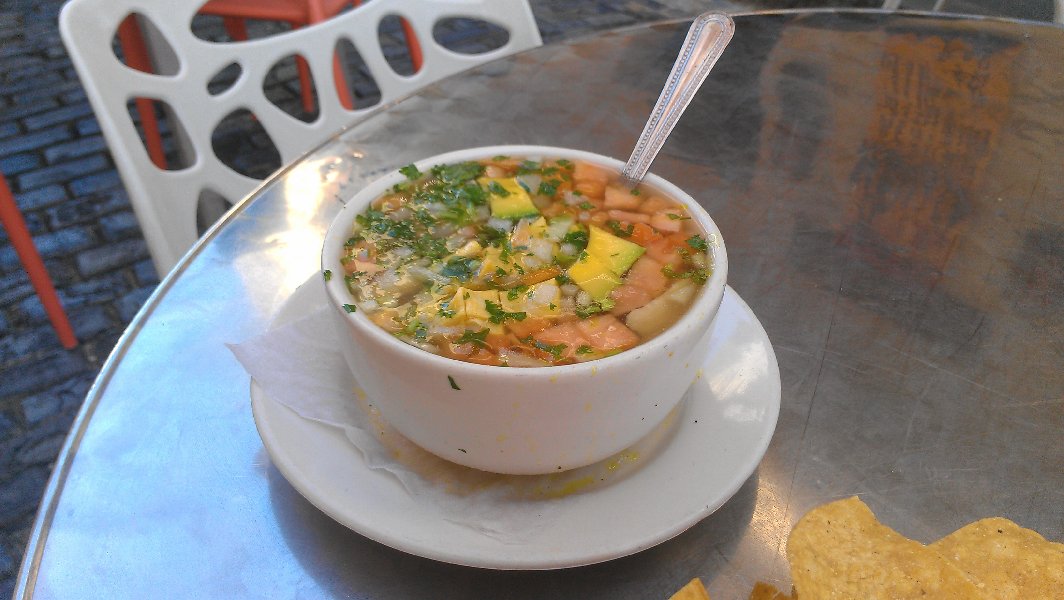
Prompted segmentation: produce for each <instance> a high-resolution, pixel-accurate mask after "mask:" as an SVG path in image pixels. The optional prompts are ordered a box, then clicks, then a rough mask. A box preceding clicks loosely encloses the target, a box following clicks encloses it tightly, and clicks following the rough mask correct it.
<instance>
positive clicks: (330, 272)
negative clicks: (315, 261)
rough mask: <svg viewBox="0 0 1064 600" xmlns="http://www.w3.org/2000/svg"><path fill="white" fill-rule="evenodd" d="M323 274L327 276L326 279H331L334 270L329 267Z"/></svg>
mask: <svg viewBox="0 0 1064 600" xmlns="http://www.w3.org/2000/svg"><path fill="white" fill-rule="evenodd" d="M321 276H322V277H324V278H325V281H329V280H330V279H332V271H330V270H329V269H325V270H324V271H322V273H321Z"/></svg>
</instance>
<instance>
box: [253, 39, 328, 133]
mask: <svg viewBox="0 0 1064 600" xmlns="http://www.w3.org/2000/svg"><path fill="white" fill-rule="evenodd" d="M262 92H263V94H265V96H266V99H267V100H269V101H270V102H272V103H273V104H274V106H276V107H277V108H280V109H281V110H283V111H284V112H286V113H288V114H289V115H291V116H293V117H295V118H297V119H299V120H300V121H305V122H307V123H310V122H312V121H314V120H315V119H317V118H318V94H317V88H316V87H315V85H314V76H313V74H311V72H310V65H308V64H307V61H306V60H305V59H304V58H303V57H302V56H300V55H298V54H291V55H289V56H286V57H284V58H282V59H281V60H279V61H277V62H276V63H274V65H273V66H272V67H270V70H269V72H267V73H266V77H265V78H264V79H263V82H262Z"/></svg>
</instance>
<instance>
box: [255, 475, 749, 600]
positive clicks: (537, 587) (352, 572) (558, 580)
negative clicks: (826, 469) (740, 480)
mask: <svg viewBox="0 0 1064 600" xmlns="http://www.w3.org/2000/svg"><path fill="white" fill-rule="evenodd" d="M268 478H269V484H270V495H271V498H272V504H273V510H274V514H275V515H276V517H277V522H278V524H279V525H280V531H281V533H282V535H283V536H284V538H285V540H286V541H287V543H288V545H289V547H290V548H291V550H292V554H293V555H294V557H295V558H296V560H297V561H299V564H300V566H301V567H302V568H303V569H304V570H305V571H306V573H307V574H308V575H309V576H310V577H311V578H313V580H314V581H315V582H316V583H317V584H318V585H319V586H320V589H321V590H322V591H323V592H325V593H326V594H328V595H329V596H335V597H338V598H348V597H359V598H417V597H434V598H483V597H487V596H486V595H490V597H492V598H500V599H502V598H513V599H520V598H593V597H598V596H602V597H609V598H617V599H619V598H640V599H642V598H657V597H661V598H668V597H669V595H670V594H671V593H672V592H674V591H675V590H676V589H677V588H679V587H680V586H682V585H683V584H684V583H686V582H687V581H688V580H690V579H691V578H692V577H695V576H699V577H702V578H703V579H704V580H705V581H707V582H708V581H710V580H712V579H714V577H715V576H716V575H717V574H718V573H719V572H720V571H721V570H722V569H723V567H724V566H725V565H726V564H727V563H728V561H729V560H730V557H732V556H733V554H734V553H735V551H736V546H737V542H738V541H739V540H740V539H741V538H742V536H743V531H744V530H745V527H736V526H735V523H749V522H750V520H751V517H752V516H753V513H754V507H755V505H756V500H757V490H758V472H757V471H755V472H754V474H753V475H751V476H750V478H749V479H747V481H746V483H744V484H743V486H742V487H741V488H740V489H739V491H738V492H736V494H735V496H733V497H732V498H731V499H730V500H729V501H728V502H726V503H725V504H724V506H722V507H721V508H720V509H718V510H717V512H715V513H714V514H712V515H710V516H709V517H707V518H706V519H705V520H703V521H702V522H700V523H698V524H696V525H695V526H694V527H692V528H691V529H689V530H687V531H686V532H684V533H682V534H680V535H678V536H677V537H675V538H673V539H671V540H669V541H667V542H664V543H662V544H660V545H658V546H655V547H653V548H650V549H648V550H644V551H642V552H639V553H637V554H634V555H631V556H628V557H625V558H620V559H617V560H612V561H609V562H605V563H600V564H597V565H590V566H586V567H576V568H571V569H560V570H550V571H497V570H490V569H478V568H473V567H462V566H456V565H450V564H446V563H442V562H438V561H435V560H430V559H427V558H421V557H418V556H414V555H411V554H407V553H405V552H400V551H398V550H395V549H393V548H389V547H388V546H385V545H383V544H380V543H377V542H375V541H373V540H370V539H369V538H366V537H363V536H361V535H359V534H357V533H355V532H353V531H351V530H350V529H347V528H346V527H344V526H343V525H340V524H339V523H337V522H336V521H333V520H332V519H331V518H330V517H328V516H327V515H326V514H324V513H322V512H321V511H319V510H318V509H317V508H315V507H314V506H313V505H312V504H310V502H308V501H307V500H306V499H304V498H303V497H302V496H301V495H300V494H299V492H297V491H296V490H295V489H294V488H293V487H292V486H291V485H290V484H289V483H288V481H287V480H285V478H284V476H283V475H281V473H280V472H279V471H278V470H277V468H276V467H274V466H272V465H271V466H270V467H269V470H268ZM650 509H652V507H649V506H648V510H650ZM617 526H618V527H624V515H617ZM429 586H431V589H429Z"/></svg>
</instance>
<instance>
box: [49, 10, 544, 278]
mask: <svg viewBox="0 0 1064 600" xmlns="http://www.w3.org/2000/svg"><path fill="white" fill-rule="evenodd" d="M203 1H204V0H191V1H190V0H181V1H167V2H159V1H151V0H71V1H70V2H69V3H67V4H66V6H64V7H63V11H62V13H61V14H60V17H59V29H60V32H61V34H62V37H63V42H64V44H65V45H66V47H67V50H68V52H69V53H70V57H71V60H72V61H73V63H74V67H75V68H76V69H77V72H78V75H79V76H80V78H81V81H82V83H83V85H84V87H85V91H86V94H87V96H88V98H89V101H90V102H91V104H92V107H93V110H94V111H95V113H96V117H97V119H98V120H99V123H100V128H101V130H102V131H103V134H104V137H105V138H106V140H107V144H108V146H109V147H110V149H111V154H112V156H113V158H114V161H115V164H116V165H117V167H118V172H119V174H120V175H121V177H122V181H123V183H124V184H125V187H126V191H127V192H128V194H129V198H130V202H131V203H132V205H133V209H134V211H135V213H136V215H137V219H138V221H139V222H140V226H141V229H142V230H143V233H144V237H145V239H146V240H147V243H148V249H149V251H150V252H151V255H152V259H153V261H154V263H155V267H156V269H157V270H158V271H159V273H160V274H165V273H166V272H167V271H169V270H170V268H171V267H172V266H173V265H174V264H175V263H176V262H177V261H178V259H179V258H180V257H181V256H182V255H183V254H184V253H185V251H186V250H187V249H188V248H189V247H190V246H191V245H192V244H193V243H194V242H195V240H196V238H197V237H198V231H197V225H196V214H197V205H198V203H199V198H200V195H201V193H203V192H205V191H206V192H209V193H214V194H219V195H221V196H223V197H225V198H227V199H229V200H233V201H235V200H238V199H240V198H242V197H243V196H244V195H245V194H247V193H248V192H249V191H250V190H251V189H252V188H253V187H254V186H255V185H256V184H257V183H258V181H257V180H255V179H252V178H249V177H246V176H244V175H241V174H239V173H237V172H235V171H233V170H232V169H230V168H229V167H228V166H226V165H225V164H224V163H222V162H221V161H220V160H219V159H218V157H217V156H216V155H215V153H214V151H213V149H212V146H211V133H212V131H213V130H214V129H215V127H216V126H217V125H218V123H220V122H221V121H222V119H224V118H225V117H226V116H227V115H229V114H231V113H232V112H234V111H236V110H239V109H247V110H250V111H251V112H252V113H254V114H255V116H256V118H257V119H258V121H259V123H260V124H261V125H262V127H263V128H264V129H265V130H266V132H267V133H268V134H269V136H270V137H271V138H272V139H273V142H274V144H275V145H276V146H277V150H278V152H279V153H280V156H281V161H282V163H287V162H289V161H291V160H293V159H295V158H297V157H298V156H300V155H301V154H302V153H303V152H305V151H306V150H308V149H310V148H311V147H313V145H315V144H317V143H319V142H321V141H323V140H324V139H326V138H327V137H328V136H329V135H331V134H333V133H335V132H337V131H338V130H340V129H341V128H343V127H344V126H347V125H349V124H350V123H351V122H352V121H353V120H355V119H356V118H358V117H359V116H360V115H363V114H365V113H367V112H370V111H372V110H373V107H368V108H357V107H356V108H355V109H354V110H347V109H345V108H343V106H342V105H341V103H340V100H339V98H338V96H337V93H336V83H335V81H334V79H333V55H334V51H335V49H336V46H337V43H338V41H340V40H343V39H346V40H348V41H350V43H351V44H352V45H353V46H354V47H355V49H356V50H357V51H358V53H359V55H360V56H361V57H362V60H363V61H364V62H365V64H366V67H367V68H368V69H369V71H370V73H371V75H372V77H373V78H374V80H375V81H376V84H377V87H378V88H379V89H380V94H381V101H380V103H379V104H376V105H375V106H380V105H384V104H387V103H388V102H390V101H392V100H394V99H396V98H399V97H401V96H404V95H406V94H409V93H411V92H413V91H414V90H416V89H418V88H420V87H422V86H425V85H427V84H429V83H432V82H433V81H436V80H438V79H440V78H442V77H445V76H448V75H451V74H454V73H457V72H459V71H463V70H465V69H468V68H470V67H473V66H476V65H478V64H481V63H484V62H486V61H489V60H494V59H496V58H500V57H502V56H506V55H508V54H511V53H514V52H517V51H520V50H525V49H528V48H533V47H536V46H538V45H540V44H541V43H542V41H541V39H540V36H539V30H538V28H537V27H536V22H535V18H534V16H533V15H532V11H531V9H530V7H529V5H528V3H527V0H376V1H374V2H368V3H364V4H362V5H361V6H359V7H357V8H354V9H352V10H350V11H348V12H346V13H343V14H341V15H338V16H336V17H334V18H332V19H330V20H328V21H325V22H322V23H318V24H315V25H312V26H309V27H305V28H301V29H297V30H294V31H289V32H285V33H282V34H279V35H274V36H272V37H268V38H261V39H256V40H251V41H246V42H235V43H225V44H219V43H213V42H208V41H205V40H201V39H199V38H197V37H196V36H195V35H194V34H193V32H192V29H191V22H192V18H193V16H194V15H195V14H196V11H197V9H198V8H199V7H200V6H201V5H202V4H203ZM130 13H136V14H137V15H140V18H141V19H143V20H144V21H147V22H148V24H149V25H150V26H151V27H152V28H154V29H156V30H158V31H157V33H158V35H160V36H162V38H163V39H165V41H166V43H167V44H168V45H169V46H170V48H172V49H173V51H174V53H175V54H176V55H177V56H176V60H177V61H178V63H179V64H178V66H177V69H176V73H174V74H172V75H156V74H149V73H144V72H142V71H138V70H136V69H133V68H130V67H127V66H126V65H124V64H123V63H122V62H121V61H120V60H119V59H118V58H117V57H116V55H115V53H114V51H113V50H112V39H113V38H114V35H115V31H116V29H117V28H118V25H119V23H121V22H122V20H123V19H124V18H125V17H126V16H127V15H129V14H130ZM389 16H399V17H403V18H405V19H406V20H407V21H409V23H410V24H411V25H412V27H413V29H414V31H415V32H416V37H417V39H418V41H419V42H420V44H421V48H422V52H423V56H424V62H423V65H422V68H421V70H419V71H418V72H417V73H415V74H414V75H411V76H403V75H399V74H397V73H396V72H395V71H394V70H392V68H391V67H390V66H389V64H388V62H387V60H386V59H385V56H384V54H383V52H382V49H381V46H380V42H379V39H378V27H379V24H380V22H381V20H382V19H384V18H385V17H389ZM463 17H465V18H473V19H480V20H484V21H487V22H489V23H492V24H494V25H497V26H500V27H502V28H503V29H505V30H507V32H508V34H509V39H508V40H507V41H506V43H505V44H504V45H503V46H501V47H499V48H497V49H495V50H492V51H489V52H485V53H482V54H475V55H468V54H459V53H456V52H453V51H451V50H448V49H447V48H444V47H443V46H441V45H440V44H438V43H437V42H436V41H435V39H434V38H433V26H434V25H435V24H436V23H438V22H439V21H441V20H443V19H450V18H463ZM292 55H301V56H303V57H304V58H305V59H306V60H307V62H308V64H309V66H310V71H311V74H312V76H313V80H314V85H315V87H316V92H317V98H318V117H317V119H315V120H314V121H313V122H310V123H306V122H304V121H301V120H299V119H297V118H295V117H293V116H291V115H289V114H288V113H286V112H285V111H283V110H281V109H280V108H278V107H277V106H276V105H274V104H273V103H272V102H270V101H269V100H268V99H267V98H266V96H265V94H264V92H263V81H264V79H265V77H266V75H267V74H268V73H269V71H270V69H271V68H272V67H273V66H274V65H275V64H276V63H277V62H278V61H280V60H282V59H284V58H286V57H290V56H292ZM230 63H237V64H238V65H239V66H240V68H241V74H240V76H239V77H238V79H237V80H236V82H235V83H234V84H233V85H232V87H230V88H229V89H227V90H225V91H224V92H222V93H220V94H218V95H214V96H212V95H211V94H209V93H208V91H207V83H208V81H210V80H211V78H212V77H214V76H215V75H217V74H218V73H219V72H220V71H221V70H222V69H223V68H225V67H226V66H227V65H229V64H230ZM138 97H141V98H151V99H155V100H160V101H163V102H165V103H167V104H168V105H169V107H170V108H171V109H172V111H173V115H174V117H176V119H177V120H178V121H179V122H180V124H181V126H182V128H183V130H184V133H185V134H187V137H188V139H187V140H183V141H184V142H185V144H187V145H189V146H190V147H191V148H192V150H193V152H194V156H192V157H188V158H189V161H188V162H190V163H191V164H190V166H188V167H187V168H184V169H181V170H172V171H168V170H162V169H159V168H158V167H156V166H155V165H154V164H153V163H152V161H151V160H150V158H149V157H148V154H147V152H146V150H145V147H144V145H143V144H142V142H141V140H140V137H139V136H138V133H137V130H136V128H135V125H134V124H133V122H132V120H131V119H130V116H129V111H128V109H127V102H129V101H130V100H131V99H133V98H138Z"/></svg>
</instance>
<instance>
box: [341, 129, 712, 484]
mask: <svg viewBox="0 0 1064 600" xmlns="http://www.w3.org/2000/svg"><path fill="white" fill-rule="evenodd" d="M498 155H508V156H522V157H532V158H565V159H569V160H581V161H587V162H592V163H596V164H599V165H603V166H606V167H609V168H612V169H615V170H617V171H620V169H621V168H622V167H623V166H624V164H623V163H622V162H620V161H618V160H615V159H612V158H608V157H605V156H601V155H599V154H594V153H590V152H584V151H580V150H572V149H567V148H553V147H548V146H491V147H483V148H471V149H468V150H460V151H457V152H450V153H447V154H441V155H439V156H433V157H430V158H426V159H425V160H422V161H419V162H417V163H416V164H417V167H418V169H420V170H421V171H422V172H427V171H428V170H429V169H430V168H431V167H432V166H433V165H438V164H443V163H453V162H461V161H466V160H474V159H481V158H489V157H492V156H498ZM404 180H405V177H404V176H403V175H402V174H400V173H398V172H393V173H391V174H389V175H387V176H385V177H383V178H381V179H379V180H377V181H375V182H373V183H371V184H369V185H368V186H366V187H365V188H364V189H363V190H362V191H361V192H359V193H358V194H356V195H355V196H354V197H353V198H351V199H350V200H349V201H348V202H347V204H346V205H345V206H344V208H343V209H342V210H341V211H340V214H339V215H337V217H336V219H335V220H334V221H333V223H332V224H331V225H330V227H329V230H328V232H327V234H326V236H325V243H324V247H323V250H322V269H327V270H330V271H332V272H333V273H335V274H338V275H341V276H334V277H332V278H330V279H329V281H327V282H326V283H325V286H326V288H327V290H328V295H329V298H330V300H331V302H332V304H333V306H334V307H335V308H336V314H337V316H338V318H340V319H342V320H343V323H345V325H346V330H347V333H348V335H345V336H342V337H343V340H344V344H345V346H344V347H343V348H338V349H337V350H338V351H341V352H343V354H344V356H345V357H346V358H347V362H348V363H349V365H350V366H351V369H352V371H353V372H354V375H355V377H356V378H357V379H358V382H359V384H360V385H361V386H362V387H363V389H364V390H365V392H366V393H367V394H368V395H369V398H370V399H371V401H372V402H373V404H374V406H376V407H378V408H379V410H380V412H381V415H382V416H383V417H384V418H385V419H386V420H387V421H388V422H389V423H391V424H392V425H393V426H394V427H395V428H396V429H397V430H399V432H400V433H402V434H403V435H404V436H406V437H407V438H409V439H410V440H411V441H413V442H414V443H416V444H418V445H419V446H421V447H423V448H425V449H426V450H428V451H430V452H432V453H434V454H436V455H437V456H440V457H442V458H445V459H447V460H450V461H452V462H456V463H459V464H462V465H465V466H468V467H473V468H477V469H482V470H485V471H494V472H497V473H508V474H536V473H550V472H557V471H562V470H566V469H572V468H576V467H580V466H584V465H588V464H591V463H594V462H597V461H599V460H602V459H604V458H606V457H608V456H610V455H612V454H615V453H617V452H619V451H621V450H623V449H624V448H626V447H628V446H630V445H632V444H633V443H634V442H636V441H637V440H639V439H640V438H642V437H643V436H645V435H646V434H648V433H649V432H650V431H651V430H652V429H653V428H654V427H655V426H656V425H657V424H658V423H660V422H661V421H662V419H664V417H665V416H666V415H667V414H668V413H669V411H670V410H672V409H673V407H675V406H676V404H677V402H679V400H680V399H681V398H682V397H683V393H684V391H685V390H686V389H687V388H688V387H689V386H690V385H691V383H692V382H693V381H694V379H695V377H696V373H697V370H698V366H699V363H698V359H699V358H700V348H699V346H700V345H701V344H699V342H700V340H702V338H703V337H704V334H705V333H706V332H707V331H708V329H709V325H710V323H711V322H712V321H713V318H714V316H715V315H716V314H717V309H718V308H719V306H720V302H721V299H722V298H723V295H724V284H725V280H726V278H727V274H728V257H727V254H726V253H725V249H724V243H723V242H722V240H721V235H720V231H719V230H718V229H717V226H716V225H715V224H714V223H713V220H712V219H710V217H709V215H708V214H707V213H706V211H705V210H704V209H703V208H702V207H700V206H699V205H698V203H697V202H695V201H694V200H693V199H692V198H691V197H690V196H689V195H688V194H686V193H684V192H683V191H682V190H681V189H679V188H678V187H676V186H675V185H672V184H671V183H669V182H667V181H665V180H664V179H662V178H660V177H657V176H655V175H647V177H646V179H645V182H646V183H648V184H649V185H651V186H652V187H654V188H657V189H658V190H660V191H661V192H663V193H665V194H666V195H668V196H670V197H671V198H673V199H675V200H677V201H678V202H680V203H682V204H683V205H684V206H685V207H687V210H688V212H689V214H690V215H691V216H692V218H693V219H694V220H695V221H696V222H697V223H698V225H699V227H700V228H701V229H702V230H703V231H704V232H705V234H706V239H707V240H708V241H709V242H710V244H709V246H710V248H709V251H710V255H711V258H712V262H713V273H712V275H711V276H710V278H709V280H708V281H707V282H706V283H705V284H704V286H703V288H702V291H701V292H700V293H699V295H698V296H697V297H696V299H695V300H694V302H693V303H692V304H691V306H690V307H689V308H688V311H687V313H686V314H685V315H684V316H683V317H682V318H681V319H680V320H679V321H678V322H677V323H675V324H674V325H673V326H672V327H670V328H669V329H667V330H666V331H664V332H663V333H661V334H660V335H658V336H657V337H655V338H653V339H651V340H650V341H648V342H645V343H643V344H640V345H639V346H636V347H635V348H632V349H631V350H626V351H624V352H621V353H619V354H616V355H614V356H611V357H608V358H603V359H600V360H593V361H589V362H585V363H580V364H574V365H563V366H554V367H539V368H507V367H498V366H485V365H477V364H472V363H466V362H461V361H458V360H454V359H450V358H445V357H443V356H438V355H435V354H432V353H429V352H426V351H424V350H420V349H418V348H415V347H413V346H410V345H408V344H406V343H404V342H402V341H400V340H398V339H396V338H395V337H393V336H391V335H389V334H388V333H387V332H385V331H384V330H382V329H380V328H379V327H377V326H376V325H374V324H373V323H372V322H371V321H370V320H369V319H368V318H367V317H366V316H365V315H364V314H362V313H361V312H355V313H347V312H346V311H344V309H343V305H344V304H350V303H351V302H352V297H351V295H350V293H349V292H348V290H347V288H346V285H345V283H344V278H343V277H342V273H343V272H344V271H343V267H342V266H341V265H340V256H341V254H342V249H343V245H344V242H346V241H347V239H348V238H349V237H350V235H351V227H352V224H353V223H354V219H355V216H356V215H358V214H359V213H361V212H362V211H363V210H365V209H366V207H367V206H368V205H369V203H370V202H371V201H372V200H373V199H375V198H377V197H378V196H380V195H381V194H382V193H383V192H384V191H385V190H387V189H388V188H390V187H391V186H393V185H395V184H396V183H399V182H401V181H404ZM452 381H453V382H454V383H455V384H456V385H457V387H459V388H461V389H457V390H456V389H454V388H453V387H452V385H451V382H452Z"/></svg>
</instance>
